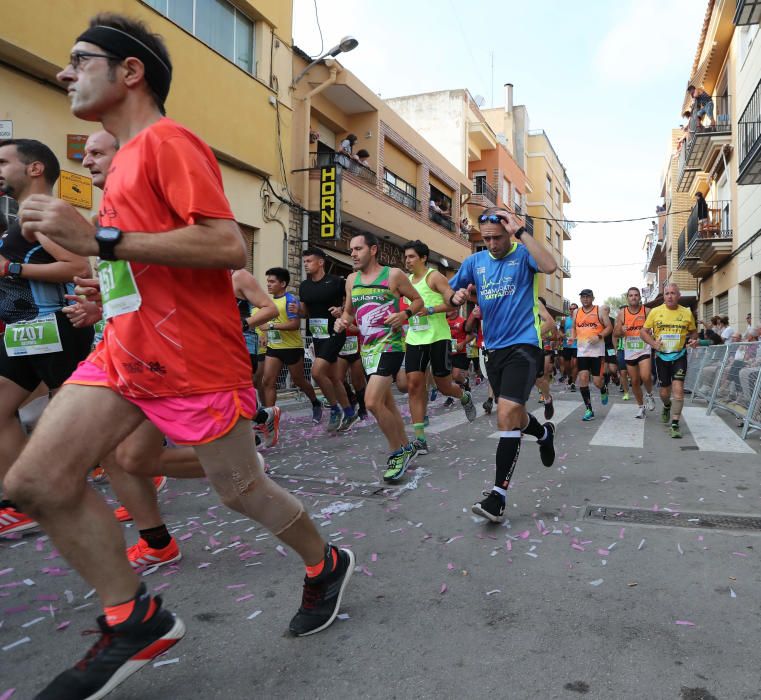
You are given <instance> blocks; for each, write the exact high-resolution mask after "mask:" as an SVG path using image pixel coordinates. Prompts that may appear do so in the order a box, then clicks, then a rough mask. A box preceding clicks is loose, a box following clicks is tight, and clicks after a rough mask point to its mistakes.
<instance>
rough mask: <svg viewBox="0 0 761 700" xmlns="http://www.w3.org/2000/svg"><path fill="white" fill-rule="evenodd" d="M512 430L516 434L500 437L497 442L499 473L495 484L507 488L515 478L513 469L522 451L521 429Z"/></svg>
mask: <svg viewBox="0 0 761 700" xmlns="http://www.w3.org/2000/svg"><path fill="white" fill-rule="evenodd" d="M510 432H515V433H516V436H515V437H500V439H499V442H498V443H497V473H496V477H495V479H494V485H495V486H498V487H500V488H502V489H505V490H507V487H508V486H509V485H510V479H512V478H513V471H515V465H516V463H517V462H518V455H519V454H520V451H521V439H520V437H518V436H519V435H520V431H518V430H515V431H510Z"/></svg>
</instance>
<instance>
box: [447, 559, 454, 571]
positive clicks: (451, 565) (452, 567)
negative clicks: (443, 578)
mask: <svg viewBox="0 0 761 700" xmlns="http://www.w3.org/2000/svg"><path fill="white" fill-rule="evenodd" d="M447 569H449V570H450V571H452V569H454V564H453V563H452V562H451V561H450V562H449V564H447Z"/></svg>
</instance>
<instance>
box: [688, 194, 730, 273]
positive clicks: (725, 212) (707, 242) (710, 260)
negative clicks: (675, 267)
mask: <svg viewBox="0 0 761 700" xmlns="http://www.w3.org/2000/svg"><path fill="white" fill-rule="evenodd" d="M678 251H679V268H680V269H686V270H688V271H689V272H690V273H691V274H692V275H693V276H694V277H706V276H708V275H709V274H711V272H712V271H713V268H714V267H715V266H716V265H718V264H719V263H721V262H722V261H723V260H725V259H726V258H728V257H729V256H730V255H731V254H732V220H731V217H730V202H729V200H721V201H716V202H709V203H708V218H707V219H700V218H699V217H698V207H697V205H696V206H695V207H693V209H692V211H691V212H690V217H689V219H688V220H687V226H685V228H684V229H683V230H682V233H681V235H680V236H679V248H678Z"/></svg>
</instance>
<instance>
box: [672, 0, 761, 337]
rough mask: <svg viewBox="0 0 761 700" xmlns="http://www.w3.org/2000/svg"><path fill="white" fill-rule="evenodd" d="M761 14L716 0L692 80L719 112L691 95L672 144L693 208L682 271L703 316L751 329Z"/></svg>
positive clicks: (685, 226)
mask: <svg viewBox="0 0 761 700" xmlns="http://www.w3.org/2000/svg"><path fill="white" fill-rule="evenodd" d="M760 15H761V11H759V5H758V3H754V2H748V1H745V2H743V1H742V0H737V1H735V0H709V2H708V5H707V8H706V14H705V19H704V23H703V27H702V30H701V35H700V38H699V41H698V46H697V50H696V53H695V59H694V62H693V65H692V70H691V72H690V75H689V78H690V80H689V84H690V85H695V86H696V87H699V88H702V90H703V91H704V92H705V94H706V95H707V96H710V98H711V103H712V111H713V115H711V114H710V113H709V114H706V115H703V114H699V113H698V110H697V109H695V108H694V105H693V104H692V99H691V98H690V97H689V96H688V97H687V98H686V99H685V101H684V104H683V108H684V109H690V108H692V113H691V115H690V117H689V120H688V121H687V123H686V124H685V128H684V131H679V130H677V131H675V132H673V138H672V143H673V145H674V158H675V160H676V161H677V168H676V176H675V178H674V181H675V185H676V187H675V190H676V192H678V193H679V194H680V195H684V196H685V197H686V200H684V201H685V204H686V207H687V209H688V210H689V213H688V214H687V216H686V221H684V222H683V223H681V230H680V232H679V237H678V239H677V256H676V269H677V270H678V271H680V272H683V273H685V272H686V273H688V274H689V275H690V276H691V277H692V278H693V279H694V281H695V289H696V311H697V313H698V316H699V317H700V318H701V319H703V320H707V319H709V318H710V317H711V316H713V315H727V316H729V319H730V324H731V325H732V326H733V327H735V328H738V327H741V328H742V329H743V330H744V327H745V317H746V314H748V313H750V314H752V317H753V323H754V324H756V325H757V324H759V322H761V259H760V258H759V256H761V240H759V239H760V238H761V46H760V45H759V44H761V39H759V38H758V29H759V24H758V23H759V20H760V19H761V16H760ZM680 140H681V143H680ZM697 193H700V194H702V195H703V198H704V199H705V201H706V204H707V208H702V205H701V206H700V207H699V206H698V204H697V200H696V195H697ZM673 206H674V202H673V201H672V207H673ZM675 228H676V227H675ZM754 253H755V255H754Z"/></svg>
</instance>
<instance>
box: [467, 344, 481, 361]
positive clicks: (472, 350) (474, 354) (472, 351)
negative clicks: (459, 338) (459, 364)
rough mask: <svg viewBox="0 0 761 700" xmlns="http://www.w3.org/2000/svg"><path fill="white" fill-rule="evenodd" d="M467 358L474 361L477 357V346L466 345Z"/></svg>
mask: <svg viewBox="0 0 761 700" xmlns="http://www.w3.org/2000/svg"><path fill="white" fill-rule="evenodd" d="M467 354H468V357H470V358H471V359H475V358H476V357H478V346H477V345H468V353H467Z"/></svg>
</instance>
